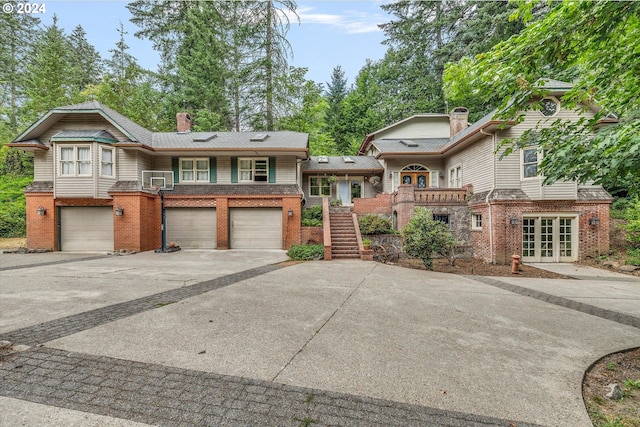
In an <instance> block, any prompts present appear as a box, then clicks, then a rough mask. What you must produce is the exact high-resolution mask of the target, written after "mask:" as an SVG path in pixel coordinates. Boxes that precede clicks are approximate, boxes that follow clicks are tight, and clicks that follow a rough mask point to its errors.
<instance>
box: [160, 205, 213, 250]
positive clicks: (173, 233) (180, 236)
mask: <svg viewBox="0 0 640 427" xmlns="http://www.w3.org/2000/svg"><path fill="white" fill-rule="evenodd" d="M165 220H166V225H167V242H175V243H176V244H177V245H178V246H180V247H182V248H195V249H213V248H215V247H216V242H217V225H216V210H215V209H211V208H167V209H166V210H165Z"/></svg>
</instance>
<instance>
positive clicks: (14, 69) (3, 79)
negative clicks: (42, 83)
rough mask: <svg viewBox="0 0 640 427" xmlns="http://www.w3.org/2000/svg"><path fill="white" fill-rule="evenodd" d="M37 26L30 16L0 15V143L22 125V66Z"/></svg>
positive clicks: (23, 78)
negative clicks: (0, 41)
mask: <svg viewBox="0 0 640 427" xmlns="http://www.w3.org/2000/svg"><path fill="white" fill-rule="evenodd" d="M10 3H16V2H13V1H12V2H10ZM39 26H40V19H38V18H37V17H35V16H34V15H31V14H26V13H25V14H18V13H2V14H0V40H2V43H0V143H3V142H6V141H10V140H11V139H13V137H14V136H15V134H16V133H17V132H18V130H19V128H20V127H21V126H22V125H23V124H22V123H21V120H20V109H21V107H22V106H23V104H24V102H25V84H26V82H25V78H26V73H25V67H24V64H25V63H26V62H27V61H28V60H29V56H30V55H31V52H32V49H33V40H34V39H37V38H39V34H40V32H41V30H40V28H39Z"/></svg>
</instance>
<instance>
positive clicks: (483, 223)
mask: <svg viewBox="0 0 640 427" xmlns="http://www.w3.org/2000/svg"><path fill="white" fill-rule="evenodd" d="M570 88H571V85H570V84H567V83H564V82H559V81H555V80H551V81H549V82H547V83H546V85H545V89H547V90H548V95H547V96H546V97H545V98H544V99H543V100H542V102H541V104H542V108H541V109H540V110H532V111H528V112H526V116H525V119H524V121H522V122H520V123H517V124H516V123H513V122H505V121H503V120H494V119H493V115H494V113H491V114H488V115H487V116H485V117H483V118H482V119H480V120H478V121H477V122H475V123H473V124H470V123H468V110H467V109H466V108H462V107H459V108H455V109H453V110H452V111H451V113H450V114H418V115H415V116H412V117H409V118H407V119H405V120H402V121H400V122H397V123H394V124H392V125H390V126H388V127H385V128H383V129H380V130H377V131H375V132H372V133H370V134H368V135H366V137H365V138H364V140H363V142H362V144H361V146H360V149H359V153H358V154H359V155H358V156H352V157H350V158H349V159H351V160H352V161H353V163H348V162H345V161H344V159H342V160H341V159H340V158H331V157H330V158H317V157H312V158H311V159H310V160H309V161H308V162H303V164H302V172H303V173H302V175H303V185H302V188H303V190H304V191H305V198H306V200H308V201H309V202H311V203H313V204H316V203H318V201H317V199H318V197H319V196H321V197H330V198H333V199H336V198H340V199H341V204H348V205H352V209H353V211H354V212H356V213H357V214H359V215H362V214H366V213H377V214H382V215H387V216H388V217H390V218H391V219H392V220H393V223H394V226H395V227H397V228H401V227H402V226H404V225H405V224H406V223H407V222H408V221H409V220H410V218H411V216H412V214H413V210H414V209H415V207H416V206H425V207H427V208H429V209H430V210H431V211H432V213H433V215H434V218H435V219H438V220H441V221H443V222H445V223H447V224H449V225H450V226H451V228H452V231H453V232H454V234H455V235H456V237H457V238H458V240H459V241H460V242H461V244H462V246H466V247H469V248H471V250H472V253H473V255H474V256H475V257H478V258H481V259H484V260H486V261H489V262H495V263H509V262H510V260H511V256H512V255H513V254H518V255H521V256H522V258H523V260H524V261H528V262H534V261H537V262H566V261H576V260H578V259H583V258H585V257H589V256H597V255H599V254H602V253H606V252H607V251H608V249H609V225H608V224H609V206H610V203H611V201H612V198H611V196H610V195H609V194H608V193H607V192H606V191H605V190H604V189H603V188H602V187H600V186H596V185H591V184H584V185H583V184H578V183H576V182H573V181H568V182H556V183H554V184H552V185H544V184H543V177H541V176H540V175H539V174H538V163H539V162H540V160H541V158H542V153H541V152H540V151H539V150H538V149H537V147H527V148H525V149H522V150H516V151H514V152H513V153H512V154H509V155H507V156H505V157H504V158H502V159H501V158H500V157H501V156H500V155H501V154H502V153H503V149H502V148H499V147H500V143H501V142H502V141H503V140H504V139H506V138H513V137H517V136H519V135H521V134H522V133H523V132H524V131H525V130H527V129H532V128H534V127H535V126H536V125H537V124H539V123H542V124H543V125H544V123H546V122H550V121H553V120H556V119H558V118H562V119H572V120H577V119H578V118H579V117H580V116H581V115H586V116H588V117H593V114H594V113H593V111H591V110H587V111H586V112H585V111H578V110H573V109H566V108H563V106H562V105H561V103H560V101H559V99H560V98H561V96H562V94H563V93H564V92H565V91H567V90H569V89H570ZM363 156H367V157H371V158H372V159H375V160H377V162H378V163H375V164H370V163H365V162H363V161H362V160H361V157H363ZM358 163H360V164H362V165H365V164H370V165H371V167H370V168H369V169H367V168H358V169H357V172H355V173H356V174H357V175H358V176H359V177H362V179H363V180H362V181H359V182H363V183H364V184H365V185H364V186H363V188H364V190H363V191H361V193H362V198H360V199H357V198H355V199H353V200H348V201H345V198H344V197H341V195H342V191H343V190H341V188H342V187H336V188H333V187H330V186H327V180H328V178H330V177H332V176H334V175H335V176H338V177H340V182H344V183H345V184H344V186H345V187H347V186H350V185H352V184H347V183H348V182H351V176H352V175H351V173H350V171H349V169H350V168H353V167H354V166H355V165H357V164H358ZM332 165H333V166H334V167H333V168H332V167H331V166H332ZM380 167H382V169H383V172H382V173H380ZM371 176H374V177H377V178H375V180H374V181H372V182H378V181H379V182H380V184H378V185H377V186H375V187H373V186H369V185H367V180H366V179H364V177H371ZM357 179H358V180H360V179H361V178H357ZM374 192H375V193H376V194H375V197H374V194H373V193H374ZM344 194H347V192H346V190H344Z"/></svg>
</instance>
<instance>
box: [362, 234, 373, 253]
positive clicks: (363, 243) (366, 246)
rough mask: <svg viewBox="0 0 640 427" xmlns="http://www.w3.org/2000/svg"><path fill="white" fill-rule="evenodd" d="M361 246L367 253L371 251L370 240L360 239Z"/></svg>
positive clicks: (366, 238)
mask: <svg viewBox="0 0 640 427" xmlns="http://www.w3.org/2000/svg"><path fill="white" fill-rule="evenodd" d="M362 246H363V247H364V249H365V250H367V251H368V250H369V249H371V239H370V238H368V237H365V238H364V239H362Z"/></svg>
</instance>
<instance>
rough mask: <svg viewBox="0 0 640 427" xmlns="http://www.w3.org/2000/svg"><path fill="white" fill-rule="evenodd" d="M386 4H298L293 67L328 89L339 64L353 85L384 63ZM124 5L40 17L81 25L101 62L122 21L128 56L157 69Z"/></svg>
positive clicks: (51, 0) (76, 5)
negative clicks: (372, 64) (368, 67)
mask: <svg viewBox="0 0 640 427" xmlns="http://www.w3.org/2000/svg"><path fill="white" fill-rule="evenodd" d="M382 3H383V0H359V1H338V0H333V1H330V0H311V1H298V2H297V5H298V9H297V12H298V16H299V23H298V22H297V21H296V19H295V18H293V19H292V20H291V27H290V29H289V33H288V34H287V39H288V40H289V42H290V43H291V45H292V48H293V58H290V65H293V66H296V67H307V68H308V69H309V71H308V72H307V74H306V78H307V79H309V80H313V81H315V82H318V83H324V84H325V85H326V83H327V82H329V81H330V80H331V72H332V70H333V69H334V67H336V66H338V65H339V66H340V67H341V68H342V69H343V70H344V71H345V75H346V77H347V79H348V83H349V84H351V83H353V81H354V79H355V77H356V76H357V74H358V71H360V69H361V68H362V67H363V66H364V64H365V62H366V60H367V59H372V60H377V59H381V58H382V57H383V56H384V53H385V51H386V46H384V45H382V44H381V43H382V41H383V40H384V34H383V33H382V31H380V29H379V28H378V24H381V23H384V22H388V21H389V20H390V16H389V15H388V14H387V13H386V12H384V11H383V10H382V9H381V8H380V4H382ZM126 5H127V2H126V1H117V0H116V1H100V0H98V1H94V0H76V1H66V0H48V1H46V12H45V13H44V14H41V15H39V17H40V19H41V20H42V23H43V24H44V25H49V24H51V22H52V20H53V16H54V14H55V15H56V16H57V18H58V25H59V26H60V27H62V28H64V30H65V31H66V33H67V34H70V33H71V31H72V30H73V28H75V27H76V26H77V25H82V27H83V28H84V30H85V32H86V33H87V39H88V41H89V42H90V43H91V44H92V45H93V46H95V48H96V49H97V50H98V52H100V54H101V55H102V57H103V58H110V57H111V54H110V53H109V49H113V48H114V46H115V43H116V42H117V41H118V37H119V36H118V32H117V28H118V27H119V25H120V22H122V23H123V24H124V28H125V31H127V32H128V34H127V36H126V43H127V44H128V45H129V47H130V53H131V54H132V55H133V56H134V57H136V58H137V59H138V61H139V64H140V65H141V66H143V67H144V68H147V69H151V70H155V69H157V65H158V62H159V55H158V53H157V52H155V51H154V50H153V46H152V44H151V42H149V41H148V40H140V39H138V38H137V37H135V36H134V34H135V32H136V31H137V30H138V27H137V26H135V25H134V24H132V23H131V22H130V21H129V19H130V18H131V14H130V13H129V11H128V10H127V8H126Z"/></svg>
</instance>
